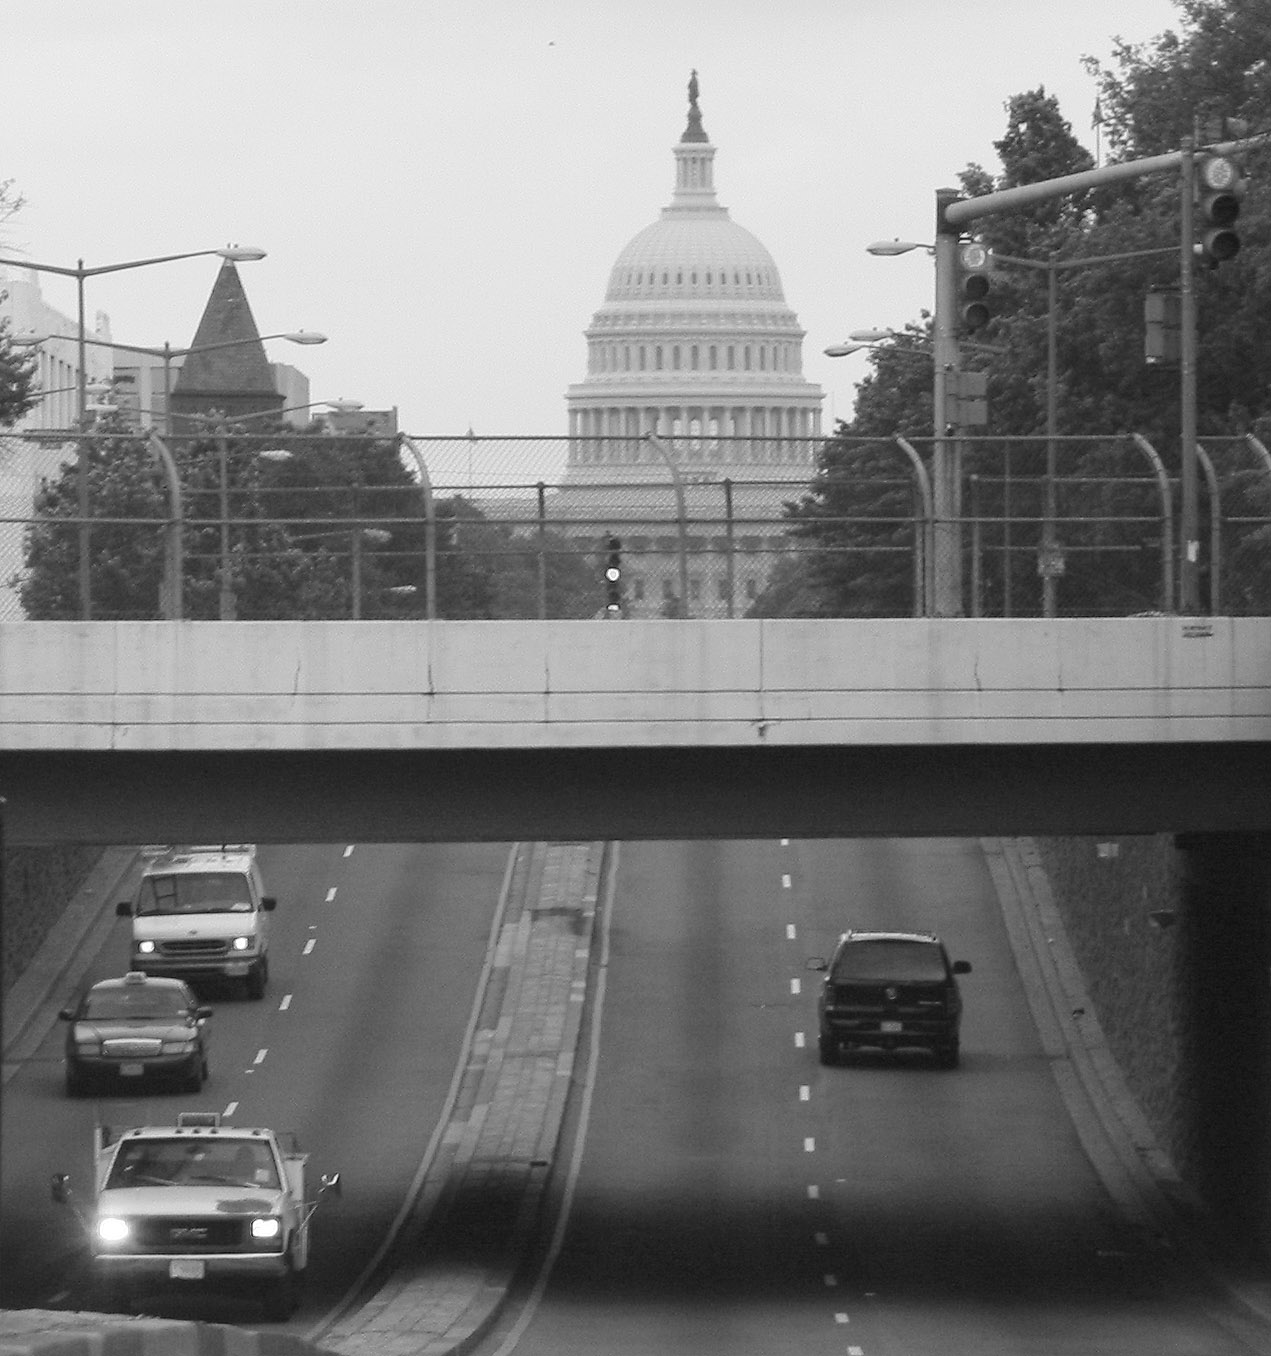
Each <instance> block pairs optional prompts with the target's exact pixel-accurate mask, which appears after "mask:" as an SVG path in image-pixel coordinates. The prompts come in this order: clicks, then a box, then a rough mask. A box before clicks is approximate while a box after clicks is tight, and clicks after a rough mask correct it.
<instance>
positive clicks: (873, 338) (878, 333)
mask: <svg viewBox="0 0 1271 1356" xmlns="http://www.w3.org/2000/svg"><path fill="white" fill-rule="evenodd" d="M897 334H898V331H896V330H853V331H852V332H851V334H849V335H848V336H847V337H848V338H849V339H850V340H851V341H852V342H853V343H855V344H877V343H879V342H880V341H881V340H883V339H895V338H896V337H897Z"/></svg>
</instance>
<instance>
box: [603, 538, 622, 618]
mask: <svg viewBox="0 0 1271 1356" xmlns="http://www.w3.org/2000/svg"><path fill="white" fill-rule="evenodd" d="M605 549H606V552H607V554H606V556H605V611H606V612H608V613H609V614H610V616H617V615H618V614H619V613H620V612H621V611H622V542H621V541H620V540H619V539H618V538H617V537H612V536H611V537H610V538H609V540H608V541H607V542H606V543H605Z"/></svg>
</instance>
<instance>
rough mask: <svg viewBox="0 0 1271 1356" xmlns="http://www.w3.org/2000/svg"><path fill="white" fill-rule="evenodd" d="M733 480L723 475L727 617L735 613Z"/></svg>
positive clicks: (732, 616)
mask: <svg viewBox="0 0 1271 1356" xmlns="http://www.w3.org/2000/svg"><path fill="white" fill-rule="evenodd" d="M733 527H734V524H733V482H732V481H731V480H730V479H729V478H728V477H727V476H725V477H724V588H725V589H726V591H727V593H728V619H729V621H732V619H733V618H734V617H736V615H737V600H736V597H735V596H734V595H735V593H736V589H737V561H736V555H735V552H736V549H737V548H736V542H735V540H734V537H733Z"/></svg>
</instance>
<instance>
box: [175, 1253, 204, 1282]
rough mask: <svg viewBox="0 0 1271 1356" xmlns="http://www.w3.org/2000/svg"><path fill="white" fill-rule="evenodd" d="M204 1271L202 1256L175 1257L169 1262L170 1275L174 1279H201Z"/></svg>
mask: <svg viewBox="0 0 1271 1356" xmlns="http://www.w3.org/2000/svg"><path fill="white" fill-rule="evenodd" d="M203 1272H204V1266H203V1259H202V1258H201V1257H174V1258H173V1259H172V1260H171V1261H170V1262H169V1263H168V1277H169V1278H170V1279H171V1280H174V1281H201V1280H202V1279H203Z"/></svg>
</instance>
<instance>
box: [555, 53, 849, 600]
mask: <svg viewBox="0 0 1271 1356" xmlns="http://www.w3.org/2000/svg"><path fill="white" fill-rule="evenodd" d="M698 92H699V91H698V83H697V73H696V72H694V73H693V76H692V79H691V80H690V82H689V86H688V93H689V108H688V122H687V125H686V127H685V129H684V134H683V136H681V138H680V140H679V142H678V143H677V144H676V145H675V147H674V150H673V154H674V157H675V181H674V190H673V192H672V195H671V201H670V203H669V204H668V205H667V206H666V207H664V208H663V209H662V212H661V215H660V216H659V217H658V219H657V220H656V221H654V222H653V223H652V224H651V225H649V226H646V227H645V228H644V229H643V230H642V231H640V232H639V233H638V234H637V235H636V236H635V237H634V238H633V239H632V240H631V241H630V242H629V243H628V244H627V246H626V247H625V248H624V249H623V250H622V252H621V253H620V254H619V255H618V258H617V261H616V262H615V263H614V266H613V269H612V270H611V272H610V274H609V285H608V288H607V290H606V292H605V298H604V302H603V304H602V305H601V307H600V309H599V310H598V311H597V312H596V313H595V315H594V316H593V318H592V322H591V325H590V326H589V327H588V329H587V331H586V337H587V374H586V376H585V378H584V379H583V380H582V381H580V382H577V383H575V384H573V385H571V386H570V387H569V390H568V393H567V395H566V404H567V407H568V413H569V452H568V462H567V466H566V470H565V476H564V480H563V482H562V491H563V497H566V498H568V499H569V501H570V507H571V510H572V513H571V516H573V514H579V515H580V516H581V513H580V510H581V508H582V505H583V503H584V502H590V504H591V505H592V507H593V508H594V509H595V510H596V512H597V513H600V512H602V511H603V510H602V505H603V504H605V503H608V504H611V505H612V506H613V520H614V521H613V523H612V524H611V526H612V530H613V531H614V532H615V533H616V534H617V535H620V536H621V537H622V538H623V544H624V581H625V585H624V586H625V589H626V608H625V611H626V614H627V615H628V616H668V615H677V611H676V600H677V599H678V598H679V597H680V593H681V591H682V590H683V589H684V588H687V590H688V592H689V594H690V597H689V599H688V602H689V608H688V611H689V614H690V615H693V616H712V615H715V616H725V615H727V616H735V615H740V614H741V612H742V611H744V609H745V607H746V606H747V605H748V603H749V602H750V601H753V599H754V598H755V597H756V596H757V595H758V593H759V592H760V591H761V590H762V587H763V584H764V582H765V578H766V575H767V573H768V572H769V571H770V570H771V567H772V565H773V563H774V561H775V558H776V557H775V554H774V553H775V552H776V551H777V550H779V549H781V548H782V546H783V544H784V538H783V537H782V535H781V533H780V528H779V519H780V506H781V503H782V501H783V500H786V499H791V498H794V497H796V496H797V494H798V492H799V491H798V487H799V486H800V485H804V484H806V483H807V482H808V481H809V480H810V479H811V477H812V474H813V470H814V461H815V454H816V449H817V447H818V446H819V439H820V433H821V402H822V398H823V397H822V392H821V388H820V387H819V386H817V385H815V384H814V383H812V382H809V381H807V380H806V379H805V378H804V376H803V337H804V332H803V330H802V329H801V328H800V326H799V321H798V317H797V316H796V315H795V313H794V311H792V310H791V309H790V307H789V306H788V305H787V304H786V300H785V295H784V293H783V292H782V287H781V275H780V273H779V272H778V270H777V265H776V263H775V262H774V261H773V258H772V256H771V255H770V254H769V253H768V251H767V250H766V249H765V248H764V246H763V245H762V244H761V243H760V241H759V240H758V239H757V238H756V237H755V236H754V235H752V234H751V233H750V232H749V231H748V230H746V229H745V227H743V226H740V225H738V224H737V223H736V222H735V221H733V220H732V218H731V217H730V216H729V213H728V209H727V208H726V207H723V206H721V205H720V203H719V201H718V199H717V198H716V195H715V177H714V160H715V147H714V146H713V145H712V144H711V142H710V139H709V137H708V136H707V134H706V130H705V128H704V127H703V125H702V113H701V109H700V108H699V106H698ZM650 435H652V436H650ZM658 482H661V483H662V484H663V485H664V486H669V488H670V489H671V490H673V491H674V496H673V495H672V494H669V493H662V494H657V493H654V487H655V485H657V484H658ZM639 487H643V492H642V491H641V489H640V488H639ZM588 491H589V492H588ZM571 492H572V493H571ZM725 500H727V503H725ZM677 515H680V516H686V517H687V518H688V519H689V520H690V523H691V528H690V530H691V532H692V534H693V536H694V537H695V538H696V546H695V549H694V552H693V556H692V561H693V567H692V574H691V576H690V577H688V578H685V577H684V574H685V570H684V567H683V565H682V564H681V565H680V569H679V572H678V577H677V572H676V570H675V569H674V568H670V566H671V565H672V564H673V562H671V561H670V560H668V556H667V552H666V550H665V548H666V547H667V546H668V545H670V544H672V543H670V542H669V541H668V538H667V532H668V527H669V526H670V524H669V523H668V519H670V520H674V519H675V518H676V517H677ZM589 516H590V515H589ZM747 524H749V526H747ZM725 533H727V534H729V535H730V536H732V537H734V538H735V539H739V540H744V543H745V547H746V548H747V549H748V550H749V552H750V557H749V559H748V560H739V558H738V554H737V550H734V549H733V548H734V546H735V545H736V544H737V543H736V540H734V541H732V542H729V543H727V544H726V543H725V542H724V541H723V540H722V539H721V540H718V541H715V540H705V541H704V540H703V535H705V537H706V538H722V536H723V535H724V534H725ZM760 538H762V541H761V540H759V539H760ZM703 546H705V547H706V549H705V550H703V549H702V548H703ZM725 546H727V549H724V548H725ZM717 557H718V558H717ZM706 562H711V564H710V565H709V568H708V566H707V564H706ZM678 615H683V612H682V611H681V612H679V613H678Z"/></svg>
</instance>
